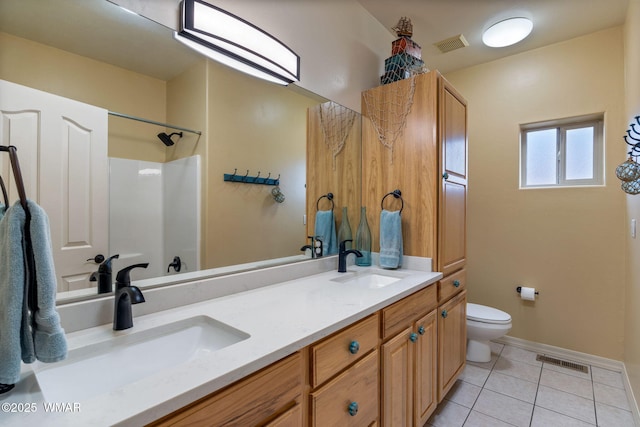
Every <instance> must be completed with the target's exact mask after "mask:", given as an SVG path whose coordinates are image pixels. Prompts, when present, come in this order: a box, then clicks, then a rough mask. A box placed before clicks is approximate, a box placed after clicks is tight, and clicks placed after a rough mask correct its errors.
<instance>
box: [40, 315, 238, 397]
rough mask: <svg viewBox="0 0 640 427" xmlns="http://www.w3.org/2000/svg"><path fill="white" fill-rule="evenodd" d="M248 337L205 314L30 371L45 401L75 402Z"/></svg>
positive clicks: (75, 352)
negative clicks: (32, 372) (33, 372)
mask: <svg viewBox="0 0 640 427" xmlns="http://www.w3.org/2000/svg"><path fill="white" fill-rule="evenodd" d="M247 338H249V334H247V333H245V332H243V331H240V330H238V329H235V328H233V327H231V326H229V325H227V324H224V323H222V322H219V321H217V320H215V319H212V318H210V317H207V316H196V317H191V318H188V319H184V320H180V321H177V322H173V323H168V324H166V325H162V326H158V327H155V328H151V329H147V330H142V331H140V332H134V333H130V334H127V335H121V336H114V337H113V338H111V339H108V340H106V341H103V342H100V343H96V344H92V345H88V346H86V347H82V348H79V349H76V350H72V351H70V352H69V354H68V357H67V359H66V360H64V361H62V362H60V363H55V364H41V363H39V364H38V366H37V367H36V368H35V369H34V370H35V372H36V378H37V380H38V384H39V385H40V389H41V391H42V394H43V395H44V398H45V400H46V401H49V402H78V401H81V400H85V399H89V398H92V397H95V396H98V395H101V394H104V393H108V392H110V391H112V390H116V389H118V388H121V387H123V386H125V385H127V384H131V383H133V382H135V381H138V380H140V379H142V378H145V377H148V376H150V375H153V374H156V373H158V372H160V371H161V370H162V369H167V368H171V367H175V366H177V365H180V364H183V363H186V362H188V361H190V360H193V359H195V358H197V357H199V356H202V355H206V354H208V353H211V352H214V351H216V350H220V349H222V348H225V347H228V346H230V345H232V344H235V343H237V342H240V341H243V340H245V339H247Z"/></svg>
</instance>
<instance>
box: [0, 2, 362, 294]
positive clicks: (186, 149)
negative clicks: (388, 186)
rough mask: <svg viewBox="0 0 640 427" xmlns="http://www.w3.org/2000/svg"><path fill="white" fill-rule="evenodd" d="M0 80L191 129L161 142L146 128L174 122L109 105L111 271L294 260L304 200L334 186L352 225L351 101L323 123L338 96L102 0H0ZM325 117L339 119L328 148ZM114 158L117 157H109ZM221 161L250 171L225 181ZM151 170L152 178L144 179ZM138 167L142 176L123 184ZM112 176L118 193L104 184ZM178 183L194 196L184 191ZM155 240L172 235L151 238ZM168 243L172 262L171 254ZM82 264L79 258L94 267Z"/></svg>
mask: <svg viewBox="0 0 640 427" xmlns="http://www.w3.org/2000/svg"><path fill="white" fill-rule="evenodd" d="M302 60H304V58H302ZM0 79H2V80H7V81H10V82H14V83H17V84H20V85H24V86H28V87H31V88H35V89H38V90H41V91H44V92H48V93H51V94H55V95H60V96H63V97H66V98H70V99H74V100H77V101H80V102H83V103H86V104H90V105H94V106H97V107H101V108H104V109H106V110H108V111H112V112H118V113H123V114H127V115H131V116H135V117H141V118H147V119H150V120H153V121H157V122H160V123H169V124H171V125H176V126H180V127H185V128H187V129H192V130H197V131H200V132H201V135H198V134H196V133H191V132H183V135H182V137H179V136H178V135H174V136H173V137H172V138H173V140H174V141H175V143H174V145H172V146H166V145H164V144H163V143H162V142H161V141H160V140H159V139H158V137H157V134H158V133H161V132H167V133H170V132H174V131H176V130H174V129H170V128H166V127H163V126H159V125H152V124H148V123H143V122H138V121H134V120H129V119H124V118H121V117H118V116H114V115H110V116H109V119H108V157H109V161H110V162H112V163H111V166H110V168H111V172H110V173H111V177H110V182H111V184H110V185H111V188H109V189H108V190H107V189H105V191H109V193H110V194H111V196H110V203H111V204H110V206H109V211H110V219H109V224H108V226H109V228H110V236H111V237H110V239H111V240H112V241H111V242H110V246H111V247H109V249H108V250H106V251H105V253H104V255H105V256H109V255H113V254H114V253H119V254H120V255H121V257H120V258H119V259H114V260H113V270H114V275H115V272H116V271H117V270H118V269H119V268H122V267H124V266H127V265H130V264H134V263H138V262H151V264H153V266H154V267H155V268H151V265H150V266H149V268H148V269H147V270H139V271H138V270H136V273H134V274H132V277H133V279H134V280H138V281H140V284H142V285H143V286H144V285H148V286H157V285H160V284H169V283H175V282H178V281H184V280H191V279H193V278H194V277H206V276H207V275H219V274H227V273H229V272H237V271H241V270H246V269H251V268H257V267H261V266H264V265H273V264H281V263H289V262H296V261H299V260H303V259H306V258H308V257H309V254H308V253H307V254H305V253H304V252H302V251H301V250H300V249H301V247H302V246H303V245H305V244H306V242H307V236H308V235H310V234H313V225H314V221H313V215H314V214H315V211H316V206H317V204H316V201H317V199H318V198H319V197H320V196H322V195H324V194H326V193H328V192H332V193H334V194H335V199H334V205H335V212H336V220H337V221H338V223H339V222H340V221H341V220H342V218H341V212H342V208H343V207H348V213H349V221H350V223H351V225H352V228H353V231H354V232H355V227H356V226H357V223H358V220H359V206H360V116H359V115H358V114H355V119H347V122H349V125H348V128H346V124H344V123H343V124H337V123H336V122H332V123H329V122H328V119H329V117H330V114H329V111H331V114H334V112H335V111H339V110H346V109H344V107H340V106H338V107H339V108H337V109H336V108H334V107H335V104H333V103H332V102H331V101H330V100H328V99H325V98H323V97H322V96H318V95H316V94H312V93H309V92H307V91H305V90H303V89H301V88H298V87H295V86H294V85H292V86H289V87H281V86H278V85H274V84H270V83H265V82H262V81H260V80H257V79H255V78H252V77H248V76H246V75H243V74H241V73H238V72H235V71H233V70H230V69H228V68H226V67H224V66H221V65H219V64H217V63H214V62H211V61H209V60H206V59H204V58H203V57H201V56H199V55H198V54H196V53H193V52H191V51H189V50H188V49H187V48H185V47H184V46H182V45H181V44H179V43H177V42H175V41H174V40H173V37H172V30H171V29H169V28H166V27H164V26H162V25H160V24H158V23H155V22H153V21H150V20H148V19H146V18H144V17H141V16H139V15H135V14H131V13H129V12H127V11H125V10H124V9H122V8H120V7H119V6H117V5H115V4H113V3H110V2H108V1H106V0H83V1H77V0H48V1H46V2H43V1H40V0H3V1H2V3H0ZM336 120H343V119H336ZM349 120H350V121H349ZM327 126H333V127H334V128H335V127H336V126H342V128H343V129H341V130H340V131H339V132H337V134H339V135H341V136H340V138H343V140H342V142H341V143H342V145H343V148H341V150H340V151H339V152H337V153H336V152H335V142H332V141H330V140H328V139H327V137H328V135H329V134H330V132H328V129H329V128H328V127H327ZM345 128H346V129H345ZM332 132H334V134H335V131H332ZM340 132H341V133H340ZM332 144H333V145H334V146H333V147H332ZM192 158H196V159H197V162H196V163H197V165H196V167H195V169H189V172H188V173H189V174H192V173H195V174H196V175H195V176H196V178H195V181H194V180H193V179H191V181H190V182H191V184H188V185H189V187H178V188H177V189H175V188H174V189H173V190H172V191H173V192H168V193H166V194H164V192H165V189H166V188H167V187H170V186H171V185H173V184H172V183H175V182H178V181H180V182H182V181H181V180H183V181H189V180H187V179H185V176H186V175H187V174H188V173H187V172H186V170H187V169H185V168H186V166H183V163H186V162H189V160H188V159H192ZM120 161H122V162H124V163H125V164H124V165H119V164H118V165H115V164H114V163H115V162H120ZM181 162H182V163H181ZM129 167H130V168H133V169H131V170H132V171H133V172H131V170H129V171H128V172H127V170H128V169H127V168H129ZM165 169H172V170H173V172H165ZM141 171H144V172H141ZM158 171H160V172H158ZM194 171H195V172H194ZM234 172H235V173H237V174H238V175H241V176H244V175H246V174H248V176H250V177H259V179H258V182H257V183H255V182H254V183H250V182H244V183H238V182H229V181H225V180H224V175H225V174H233V173H234ZM127 174H131V175H127ZM158 175H162V176H165V178H164V179H165V181H164V182H160V181H158V182H156V183H155V184H150V182H151V180H152V179H153V176H158ZM176 177H177V178H176ZM278 177H279V185H278V188H279V190H280V192H281V194H282V195H283V196H284V201H282V200H278V198H277V197H274V195H273V192H272V190H274V189H275V187H276V186H273V185H265V184H264V181H263V183H262V184H260V178H262V179H265V178H272V179H273V178H278ZM139 180H144V181H145V185H149V186H147V187H142V188H137V187H135V190H133V189H134V184H136V185H137V183H136V181H139ZM118 186H122V187H124V188H125V189H126V190H127V191H128V192H129V193H127V194H126V195H125V196H119V195H114V191H116V190H117V188H118ZM135 191H138V193H136V192H135ZM187 193H189V194H191V195H193V196H194V200H195V201H194V200H189V201H185V199H184V198H183V197H182V196H184V195H185V194H187ZM136 194H137V195H136ZM147 195H151V196H154V198H153V199H147ZM60 196H61V197H62V195H60ZM163 198H164V199H163ZM159 212H160V213H159ZM152 226H153V227H157V229H155V228H153V229H152ZM193 230H195V233H197V236H195V240H194V241H193V243H189V244H191V245H192V247H186V245H187V243H183V242H181V241H179V240H180V237H181V236H182V235H184V234H188V233H193V232H194V231H193ZM146 232H149V235H150V236H151V237H149V238H147V237H146V236H147V234H145V233H146ZM171 233H173V234H171ZM158 236H162V237H163V239H164V243H163V239H160V238H159V237H158ZM114 239H119V243H118V246H117V247H114V242H113V240H114ZM147 239H150V240H147ZM154 239H155V240H154ZM167 241H170V242H172V243H173V244H175V245H177V246H176V248H175V249H171V250H168V249H166V248H164V245H166V244H167V243H166V242H167ZM176 242H177V243H176ZM127 245H134V246H127ZM159 248H162V249H159ZM152 249H153V250H155V252H157V253H155V254H152V253H151V251H152ZM180 254H184V255H183V257H182V258H183V263H182V268H181V271H180V272H177V271H175V270H176V269H175V267H172V266H171V264H172V262H173V261H174V258H175V256H179V255H180ZM189 254H191V255H189ZM152 257H153V260H150V258H152ZM83 261H84V260H83ZM87 264H88V266H87V268H88V269H89V270H91V269H93V270H96V269H97V267H98V266H97V265H96V264H93V263H92V261H87ZM114 279H115V277H114ZM79 282H81V281H79ZM94 286H95V285H94ZM95 295H97V293H96V290H95V288H93V289H91V288H86V287H85V286H84V285H82V284H79V285H78V286H77V288H68V289H60V288H59V292H58V300H59V301H72V300H76V299H78V298H87V297H93V296H95Z"/></svg>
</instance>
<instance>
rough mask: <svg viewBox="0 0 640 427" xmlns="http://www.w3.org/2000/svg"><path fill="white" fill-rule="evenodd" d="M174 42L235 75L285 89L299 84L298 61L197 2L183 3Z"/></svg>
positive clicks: (227, 16) (227, 15) (187, 0)
mask: <svg viewBox="0 0 640 427" xmlns="http://www.w3.org/2000/svg"><path fill="white" fill-rule="evenodd" d="M174 37H175V38H176V40H178V41H180V42H182V43H184V44H185V45H186V46H188V47H190V48H191V49H194V50H196V51H198V52H200V53H202V54H203V55H206V56H207V57H209V58H211V59H213V60H214V61H218V62H221V63H223V64H225V65H228V66H229V67H232V68H235V69H237V70H238V71H242V72H244V73H247V74H250V75H252V76H255V77H259V78H261V79H264V80H268V81H270V82H274V83H279V84H282V85H288V84H289V83H293V82H296V81H299V80H300V57H299V56H298V55H296V54H295V52H293V51H292V50H291V49H289V48H288V47H287V46H285V45H284V44H283V43H282V42H280V41H279V40H277V39H276V38H274V37H273V36H271V35H270V34H268V33H266V32H264V31H263V30H261V29H260V28H258V27H256V26H255V25H253V24H251V23H249V22H247V21H245V20H244V19H242V18H239V17H237V16H235V15H233V14H231V13H229V12H227V11H225V10H222V9H220V8H218V7H216V6H213V5H211V4H209V3H207V2H204V1H201V0H183V1H182V16H181V19H180V31H178V32H176V33H175V34H174Z"/></svg>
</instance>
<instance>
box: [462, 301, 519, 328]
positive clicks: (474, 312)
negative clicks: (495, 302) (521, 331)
mask: <svg viewBox="0 0 640 427" xmlns="http://www.w3.org/2000/svg"><path fill="white" fill-rule="evenodd" d="M467 319H469V320H473V321H476V322H482V323H498V324H503V323H509V322H511V316H509V314H508V313H505V312H504V311H502V310H498V309H497V308H493V307H487V306H486V305H480V304H473V303H467Z"/></svg>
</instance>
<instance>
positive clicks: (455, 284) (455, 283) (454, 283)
mask: <svg viewBox="0 0 640 427" xmlns="http://www.w3.org/2000/svg"><path fill="white" fill-rule="evenodd" d="M453 286H455V287H456V288H457V287H458V286H460V281H459V280H454V281H453Z"/></svg>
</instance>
